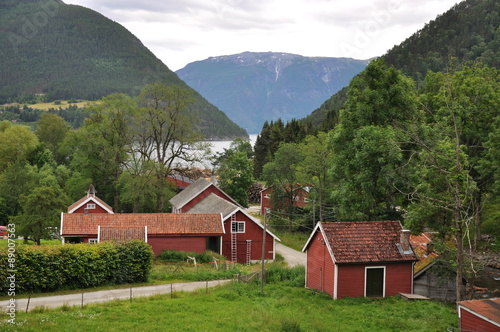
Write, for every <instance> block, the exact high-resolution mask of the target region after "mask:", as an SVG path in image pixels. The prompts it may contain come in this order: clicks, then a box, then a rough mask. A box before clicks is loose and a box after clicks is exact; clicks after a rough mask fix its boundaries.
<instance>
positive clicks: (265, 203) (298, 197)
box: [260, 186, 310, 215]
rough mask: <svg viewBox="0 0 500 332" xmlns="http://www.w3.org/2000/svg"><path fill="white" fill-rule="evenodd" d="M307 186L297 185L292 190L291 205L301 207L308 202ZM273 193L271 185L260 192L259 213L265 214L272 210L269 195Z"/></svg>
mask: <svg viewBox="0 0 500 332" xmlns="http://www.w3.org/2000/svg"><path fill="white" fill-rule="evenodd" d="M309 190H310V188H309V187H298V188H297V189H295V190H294V191H293V194H294V195H293V205H294V206H295V207H300V208H303V207H305V206H306V205H307V203H308V202H309V201H308V199H307V197H308V196H309ZM272 194H273V186H271V187H268V188H266V189H264V190H262V191H261V192H260V214H261V215H265V214H267V213H269V211H271V210H273V207H272V206H271V205H272V204H271V196H272Z"/></svg>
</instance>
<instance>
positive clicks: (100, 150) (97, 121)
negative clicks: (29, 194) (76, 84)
mask: <svg viewBox="0 0 500 332" xmlns="http://www.w3.org/2000/svg"><path fill="white" fill-rule="evenodd" d="M89 112H90V115H89V119H88V120H87V121H86V122H85V124H84V126H83V127H81V128H80V129H79V130H78V131H76V132H74V133H72V134H70V135H69V136H68V138H67V139H66V140H65V143H64V146H63V147H62V148H63V149H66V150H67V151H73V154H72V158H73V159H72V160H71V168H72V169H73V170H74V171H77V172H79V173H80V174H81V175H83V176H84V177H85V178H89V179H92V181H93V184H94V185H95V186H96V187H97V188H98V189H99V191H100V192H102V193H104V197H103V199H104V200H105V201H108V202H113V207H114V209H115V210H116V211H119V192H118V179H119V177H120V174H121V173H122V172H123V170H124V169H126V168H127V167H128V162H129V158H130V152H131V146H132V143H133V139H134V136H133V132H132V130H131V128H130V125H131V123H132V121H134V118H135V116H136V112H137V104H136V102H135V100H134V99H132V98H130V97H128V96H126V95H123V94H113V95H110V96H107V97H105V98H103V99H102V101H101V102H99V103H96V104H94V105H93V106H92V107H90V108H89ZM66 154H69V152H67V153H66Z"/></svg>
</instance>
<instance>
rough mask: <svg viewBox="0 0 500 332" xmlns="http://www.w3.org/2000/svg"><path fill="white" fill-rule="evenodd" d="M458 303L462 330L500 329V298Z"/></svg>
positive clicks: (476, 331) (479, 331)
mask: <svg viewBox="0 0 500 332" xmlns="http://www.w3.org/2000/svg"><path fill="white" fill-rule="evenodd" d="M457 305H458V317H459V318H460V331H470V332H498V331H500V298H495V299H487V300H471V301H461V302H458V303H457Z"/></svg>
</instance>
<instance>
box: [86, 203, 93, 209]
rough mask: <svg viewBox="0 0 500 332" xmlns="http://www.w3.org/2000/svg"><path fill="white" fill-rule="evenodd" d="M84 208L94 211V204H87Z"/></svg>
mask: <svg viewBox="0 0 500 332" xmlns="http://www.w3.org/2000/svg"><path fill="white" fill-rule="evenodd" d="M86 208H87V209H89V210H94V209H95V204H94V203H88V204H87V207H86Z"/></svg>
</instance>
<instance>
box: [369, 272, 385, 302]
mask: <svg viewBox="0 0 500 332" xmlns="http://www.w3.org/2000/svg"><path fill="white" fill-rule="evenodd" d="M384 279H385V268H383V267H376V268H368V267H367V268H366V279H365V281H366V283H365V296H366V297H384Z"/></svg>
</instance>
